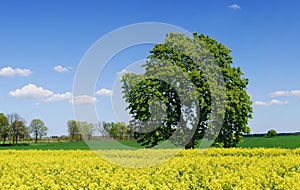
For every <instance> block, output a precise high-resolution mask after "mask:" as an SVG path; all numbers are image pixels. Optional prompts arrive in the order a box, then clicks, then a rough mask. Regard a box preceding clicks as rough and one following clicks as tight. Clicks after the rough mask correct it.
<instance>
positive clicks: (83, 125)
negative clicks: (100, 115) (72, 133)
mask: <svg viewBox="0 0 300 190" xmlns="http://www.w3.org/2000/svg"><path fill="white" fill-rule="evenodd" d="M77 126H78V129H79V132H80V134H81V135H82V136H83V137H84V138H85V140H91V138H92V136H93V134H94V133H95V130H96V129H95V126H94V124H92V123H88V122H78V121H77Z"/></svg>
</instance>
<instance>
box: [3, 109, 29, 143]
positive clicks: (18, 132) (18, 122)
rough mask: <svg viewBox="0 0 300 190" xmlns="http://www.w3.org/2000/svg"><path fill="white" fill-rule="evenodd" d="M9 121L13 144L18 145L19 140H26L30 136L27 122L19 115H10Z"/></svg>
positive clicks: (8, 116)
mask: <svg viewBox="0 0 300 190" xmlns="http://www.w3.org/2000/svg"><path fill="white" fill-rule="evenodd" d="M7 119H8V124H9V128H10V131H11V134H10V135H11V137H12V139H13V144H14V143H16V144H17V143H18V140H19V138H24V137H26V136H28V129H27V128H26V126H25V120H24V119H23V118H22V117H21V116H20V115H19V114H17V113H11V114H8V115H7Z"/></svg>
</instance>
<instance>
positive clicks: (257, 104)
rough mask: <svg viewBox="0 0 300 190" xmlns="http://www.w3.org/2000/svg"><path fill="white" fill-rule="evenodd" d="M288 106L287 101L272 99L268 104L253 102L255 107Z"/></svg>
mask: <svg viewBox="0 0 300 190" xmlns="http://www.w3.org/2000/svg"><path fill="white" fill-rule="evenodd" d="M284 104H288V101H285V100H284V101H282V100H277V99H272V100H271V101H270V102H264V101H255V102H254V105H255V106H271V105H284Z"/></svg>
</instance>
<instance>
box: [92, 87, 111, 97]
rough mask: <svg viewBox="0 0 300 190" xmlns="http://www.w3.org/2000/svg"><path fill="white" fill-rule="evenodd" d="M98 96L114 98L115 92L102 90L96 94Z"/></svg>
mask: <svg viewBox="0 0 300 190" xmlns="http://www.w3.org/2000/svg"><path fill="white" fill-rule="evenodd" d="M96 94H97V95H99V96H112V95H113V92H112V91H111V90H108V89H106V88H101V89H100V90H98V91H97V92H96Z"/></svg>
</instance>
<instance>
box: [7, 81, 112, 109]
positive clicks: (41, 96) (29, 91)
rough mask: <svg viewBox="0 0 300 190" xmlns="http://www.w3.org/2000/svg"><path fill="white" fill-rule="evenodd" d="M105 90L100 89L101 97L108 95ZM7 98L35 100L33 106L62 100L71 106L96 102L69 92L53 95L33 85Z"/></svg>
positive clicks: (12, 93)
mask: <svg viewBox="0 0 300 190" xmlns="http://www.w3.org/2000/svg"><path fill="white" fill-rule="evenodd" d="M105 90H106V89H105ZM105 90H103V89H101V90H99V91H101V92H102V95H104V94H105V95H108V94H109V90H107V91H105ZM9 96H11V97H15V98H20V99H32V100H37V101H38V102H36V103H35V104H34V105H39V104H40V103H41V102H57V101H64V100H67V101H69V102H70V103H71V104H92V103H95V102H97V99H96V97H94V96H88V95H80V96H75V97H73V95H72V93H71V92H65V93H61V94H59V93H54V92H53V91H51V90H47V89H44V88H42V87H39V86H36V85H35V84H28V85H25V86H23V87H22V88H20V89H16V90H14V91H10V92H9Z"/></svg>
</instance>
